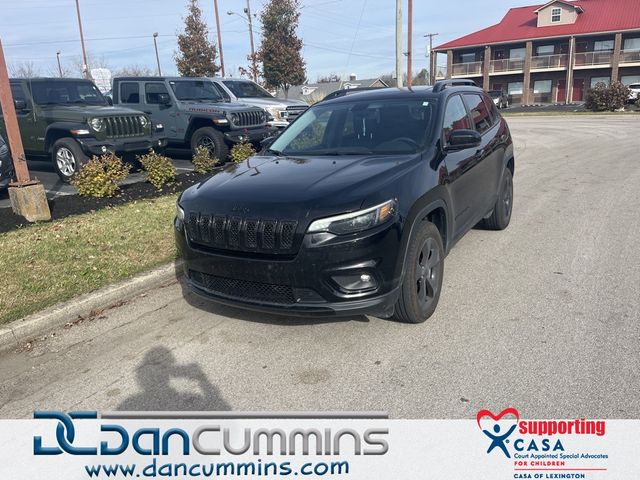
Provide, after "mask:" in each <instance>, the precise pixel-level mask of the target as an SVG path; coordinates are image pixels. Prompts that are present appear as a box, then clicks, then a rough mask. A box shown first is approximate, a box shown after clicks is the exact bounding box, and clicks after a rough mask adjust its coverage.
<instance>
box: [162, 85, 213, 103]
mask: <svg viewBox="0 0 640 480" xmlns="http://www.w3.org/2000/svg"><path fill="white" fill-rule="evenodd" d="M169 84H170V85H171V89H172V90H173V93H174V94H175V96H176V98H177V99H178V100H180V101H183V102H184V101H189V100H193V101H207V102H220V101H222V97H221V96H220V94H219V93H218V91H217V90H216V88H215V87H214V86H213V82H209V81H206V80H178V81H175V82H169Z"/></svg>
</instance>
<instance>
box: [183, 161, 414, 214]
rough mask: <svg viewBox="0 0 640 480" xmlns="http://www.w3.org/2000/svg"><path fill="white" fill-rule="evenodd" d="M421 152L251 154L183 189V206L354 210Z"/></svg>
mask: <svg viewBox="0 0 640 480" xmlns="http://www.w3.org/2000/svg"><path fill="white" fill-rule="evenodd" d="M420 158H421V155H420V154H417V155H404V156H402V155H401V156H380V155H366V156H365V155H362V156H361V155H358V156H343V157H332V156H331V157H329V156H319V157H272V156H255V157H252V158H250V159H248V160H246V161H244V162H242V163H241V164H237V165H235V164H234V165H230V166H228V167H226V168H225V169H224V170H222V171H220V172H218V173H217V174H214V175H213V176H212V177H210V178H209V179H207V180H205V181H203V182H201V183H200V184H197V185H194V186H193V187H191V188H189V189H187V190H186V191H185V192H184V193H183V195H182V197H181V200H180V202H181V205H182V206H183V208H184V209H185V210H186V211H198V212H200V213H207V214H211V215H238V216H243V217H247V218H249V217H254V218H272V219H296V220H299V221H301V222H303V223H304V220H305V219H307V220H308V219H309V218H319V217H322V216H328V215H333V214H336V213H345V212H350V211H355V210H358V209H359V208H361V206H362V202H363V200H364V199H365V198H366V197H367V196H369V195H371V194H372V193H375V192H377V191H379V190H380V189H381V188H382V187H383V186H384V185H386V184H388V183H389V182H393V181H395V179H396V178H397V177H398V176H399V175H403V174H404V173H405V172H406V171H407V170H408V169H410V167H411V165H413V164H415V163H416V162H418V161H420Z"/></svg>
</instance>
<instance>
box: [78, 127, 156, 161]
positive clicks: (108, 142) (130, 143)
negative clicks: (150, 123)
mask: <svg viewBox="0 0 640 480" xmlns="http://www.w3.org/2000/svg"><path fill="white" fill-rule="evenodd" d="M76 140H77V141H78V143H80V146H81V147H82V150H83V151H84V153H85V154H86V155H88V156H90V157H91V156H93V155H104V154H105V153H108V152H111V153H115V154H116V155H125V154H127V153H131V154H135V153H147V152H148V151H149V150H150V149H154V150H162V149H164V148H165V147H166V146H167V143H168V139H167V136H166V134H165V133H164V132H160V133H155V134H153V135H151V136H146V137H129V138H107V139H104V140H99V139H97V138H93V137H84V138H83V137H76Z"/></svg>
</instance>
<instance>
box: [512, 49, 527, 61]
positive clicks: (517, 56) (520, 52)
mask: <svg viewBox="0 0 640 480" xmlns="http://www.w3.org/2000/svg"><path fill="white" fill-rule="evenodd" d="M526 54H527V49H526V48H512V49H511V50H509V59H511V60H524V57H525V55H526Z"/></svg>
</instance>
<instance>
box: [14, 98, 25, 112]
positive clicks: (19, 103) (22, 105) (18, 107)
mask: <svg viewBox="0 0 640 480" xmlns="http://www.w3.org/2000/svg"><path fill="white" fill-rule="evenodd" d="M13 103H14V105H15V108H16V110H18V111H21V110H26V109H27V102H26V101H24V100H14V101H13Z"/></svg>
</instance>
